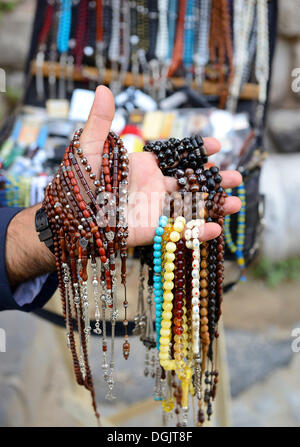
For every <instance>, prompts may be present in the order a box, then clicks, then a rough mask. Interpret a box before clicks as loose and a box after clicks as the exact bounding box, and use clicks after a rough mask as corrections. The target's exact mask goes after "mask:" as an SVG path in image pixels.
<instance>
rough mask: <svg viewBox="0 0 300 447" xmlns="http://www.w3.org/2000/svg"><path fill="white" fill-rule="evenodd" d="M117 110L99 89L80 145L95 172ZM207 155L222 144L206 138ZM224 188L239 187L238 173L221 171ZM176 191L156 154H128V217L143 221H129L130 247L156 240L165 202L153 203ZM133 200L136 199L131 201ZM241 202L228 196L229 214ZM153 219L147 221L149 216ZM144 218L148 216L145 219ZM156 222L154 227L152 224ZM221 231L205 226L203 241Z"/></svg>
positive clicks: (106, 91) (108, 95)
mask: <svg viewBox="0 0 300 447" xmlns="http://www.w3.org/2000/svg"><path fill="white" fill-rule="evenodd" d="M114 112H115V107H114V99H113V95H112V93H111V91H110V90H109V89H108V88H106V87H104V86H99V87H98V88H97V90H96V94H95V99H94V103H93V106H92V109H91V112H90V115H89V119H88V121H87V123H86V125H85V128H84V131H83V133H82V135H81V137H80V144H81V147H82V149H83V152H84V154H85V156H86V158H87V159H88V160H89V163H90V165H91V166H92V170H93V172H95V173H97V172H100V166H101V160H102V158H101V155H102V151H103V145H104V142H105V140H106V137H107V135H108V133H109V131H110V127H111V123H112V120H113V117H114ZM204 144H205V147H206V150H207V153H208V155H212V154H214V153H216V152H218V151H219V150H220V147H221V146H220V143H219V142H218V141H217V140H216V139H214V138H204ZM220 174H221V176H222V179H223V181H222V183H221V185H222V187H223V188H225V189H226V188H234V187H236V186H238V185H239V184H240V183H241V181H242V177H241V175H240V173H239V172H237V171H221V172H220ZM176 190H177V180H176V179H174V178H171V177H165V176H163V174H162V172H161V170H160V169H159V167H158V165H157V162H156V158H155V156H154V154H152V153H149V152H143V153H133V154H130V155H129V177H128V194H129V205H128V215H129V214H130V215H132V214H134V215H135V216H138V215H139V216H140V219H135V223H136V224H135V225H134V224H133V221H134V219H130V220H129V237H128V240H127V242H128V246H136V245H147V244H150V243H151V242H152V240H153V236H154V230H155V227H156V226H157V222H158V219H159V216H160V214H161V210H162V201H160V200H153V197H156V198H158V197H162V196H163V194H164V193H172V192H174V191H176ZM130 197H132V198H133V199H130ZM240 207H241V201H240V199H239V198H237V197H227V198H226V200H225V204H224V210H225V213H226V214H233V213H236V212H238V211H239V209H240ZM150 211H151V219H150V218H149V219H147V216H150ZM141 217H146V218H145V219H144V220H143V219H141ZM152 222H153V224H152ZM220 232H221V228H220V226H219V225H218V224H216V223H205V224H204V226H203V231H202V236H201V240H209V239H213V238H215V237H217V236H218V235H219V234H220Z"/></svg>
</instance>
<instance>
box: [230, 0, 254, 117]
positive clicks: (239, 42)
mask: <svg viewBox="0 0 300 447" xmlns="http://www.w3.org/2000/svg"><path fill="white" fill-rule="evenodd" d="M255 3H256V0H250V1H244V0H237V1H235V2H234V4H233V8H234V20H233V24H234V30H233V31H234V33H233V36H234V66H235V72H234V76H233V81H232V84H231V87H230V96H229V98H228V102H227V110H229V111H230V112H231V113H235V111H236V107H237V102H238V98H239V95H240V90H241V86H242V81H243V75H244V71H245V67H246V64H247V59H248V49H249V38H250V33H251V29H252V27H253V21H254V17H255V16H254V11H255Z"/></svg>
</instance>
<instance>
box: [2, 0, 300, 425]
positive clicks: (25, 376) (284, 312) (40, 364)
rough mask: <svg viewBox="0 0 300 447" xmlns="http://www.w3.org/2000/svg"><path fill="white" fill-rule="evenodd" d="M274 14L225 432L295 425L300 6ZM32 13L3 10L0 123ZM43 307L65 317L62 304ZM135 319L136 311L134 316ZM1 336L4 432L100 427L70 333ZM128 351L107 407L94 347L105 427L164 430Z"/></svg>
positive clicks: (23, 330)
mask: <svg viewBox="0 0 300 447" xmlns="http://www.w3.org/2000/svg"><path fill="white" fill-rule="evenodd" d="M278 8H279V10H278V20H277V31H276V48H275V54H274V58H273V65H272V78H271V86H270V92H269V105H268V113H267V115H266V122H265V125H264V129H263V133H264V148H265V151H266V152H267V153H268V157H267V158H266V159H265V161H264V163H263V165H262V172H261V175H260V182H259V195H260V196H263V197H264V213H263V215H261V216H260V217H261V227H262V228H261V231H260V235H259V241H260V244H259V254H258V256H256V257H255V259H254V261H253V262H251V263H250V265H249V267H248V269H247V272H246V276H247V280H246V282H242V283H239V284H237V286H236V287H234V289H233V290H230V291H229V292H228V293H227V294H226V296H225V297H224V304H223V324H224V329H225V345H226V346H225V347H224V352H223V360H222V362H223V363H222V367H221V365H220V369H221V370H224V377H225V378H224V383H223V386H222V391H220V393H221V396H220V398H219V402H218V406H219V409H218V410H217V418H216V420H215V424H218V425H233V426H299V425H300V381H299V370H300V353H297V352H293V349H292V342H293V340H295V335H297V334H296V332H294V333H292V331H293V330H295V329H296V328H298V327H299V328H300V296H299V293H300V292H299V290H300V232H299V230H298V228H299V219H300V195H299V193H298V191H299V186H300V176H299V168H300V137H299V135H300V88H297V82H296V83H295V84H294V87H293V84H292V83H293V81H295V79H296V78H297V75H298V76H299V73H300V27H299V23H300V0H279V1H278ZM35 11H36V1H35V0H19V1H17V0H16V1H4V0H2V1H1V2H0V67H1V69H3V70H5V73H6V91H5V92H2V93H0V123H2V124H1V125H5V122H6V121H7V118H8V117H9V116H12V115H13V114H14V113H15V111H16V108H18V107H19V104H20V101H22V98H23V95H24V93H25V74H24V73H25V72H24V70H25V66H26V61H27V57H28V52H29V49H30V42H31V35H32V26H33V21H34V17H35ZM297 68H298V72H297V71H295V69H297ZM299 87H300V82H299ZM297 90H298V91H297ZM118 93H120V92H118ZM150 96H151V95H150ZM27 99H28V98H27ZM120 101H121V100H120ZM29 102H30V101H29ZM80 119H81V118H80ZM80 119H79V120H78V121H80ZM264 158H265V157H264ZM0 212H1V208H0ZM257 236H258V235H257ZM252 242H253V241H252ZM250 248H251V247H250ZM252 248H253V247H252ZM250 251H251V249H250ZM255 251H256V247H255ZM228 264H230V265H228V267H227V269H228V277H231V276H232V277H233V278H235V277H236V275H237V274H238V273H237V271H238V270H237V268H236V266H235V265H232V264H234V262H231V263H230V262H228ZM137 270H138V264H137V260H135V259H130V260H129V272H130V275H129V293H130V291H132V296H133V298H132V300H133V302H134V300H135V297H134V291H135V289H136V284H137ZM48 307H49V309H50V310H51V311H54V312H55V313H58V312H59V310H58V309H59V297H58V296H56V297H54V298H53V299H52V300H51V302H50V305H49V306H48ZM134 311H135V305H134V304H133V305H132V310H131V312H132V314H131V317H133V316H134ZM0 327H1V328H3V329H5V331H6V343H7V345H6V352H5V353H4V352H1V353H0V425H1V426H89V425H95V420H94V417H93V413H92V409H91V407H90V402H89V396H88V395H87V394H86V393H85V391H81V390H78V389H77V388H78V387H76V385H75V383H74V381H73V377H72V371H71V370H70V364H69V359H68V353H67V352H66V351H67V350H66V348H65V343H64V341H63V329H62V328H60V327H58V326H56V325H54V324H53V323H52V322H49V321H46V320H45V319H44V318H41V316H37V315H28V314H25V313H20V312H10V311H9V312H2V313H1V314H0ZM299 332H300V330H299ZM94 338H95V337H94ZM131 345H132V349H131V358H130V360H129V361H128V362H125V361H124V360H123V358H122V356H121V343H120V346H119V345H118V349H119V351H118V352H119V354H120V356H119V357H120V358H122V359H121V360H120V362H119V367H118V369H117V372H116V381H117V386H116V395H117V397H118V399H117V400H116V401H114V402H113V403H110V402H108V401H106V400H105V399H104V397H105V394H106V390H104V388H103V383H102V381H101V377H100V376H101V373H100V369H101V368H100V364H101V359H99V348H98V344H97V341H96V340H93V343H92V354H91V358H92V365H93V370H94V371H96V373H95V382H96V388H97V393H98V400H99V402H100V404H99V409H100V412H101V415H102V418H103V419H102V421H103V424H104V425H119V426H120V425H123V426H159V425H161V409H160V407H159V406H156V405H155V404H154V403H153V402H152V399H151V395H152V389H153V382H152V380H151V379H150V378H146V377H144V375H143V363H144V352H143V346H142V345H141V344H140V343H139V341H138V340H136V339H132V340H131ZM222 368H223V369H222ZM97 371H98V377H99V379H98V378H97V377H96V376H97Z"/></svg>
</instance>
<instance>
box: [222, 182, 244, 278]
mask: <svg viewBox="0 0 300 447" xmlns="http://www.w3.org/2000/svg"><path fill="white" fill-rule="evenodd" d="M226 192H227V194H228V196H231V195H232V190H231V189H228V190H226ZM237 196H238V197H239V198H240V200H241V202H242V206H241V209H240V211H239V212H238V214H237V239H236V243H235V242H233V240H232V236H231V229H230V223H231V218H230V216H226V217H225V225H224V236H225V241H226V244H227V246H228V248H229V249H230V251H231V253H233V254H235V256H236V259H237V263H238V266H239V268H240V271H241V274H240V281H245V280H246V277H245V268H246V265H245V259H244V253H243V252H244V243H245V228H246V190H245V185H244V183H242V184H241V185H239V186H238V187H237Z"/></svg>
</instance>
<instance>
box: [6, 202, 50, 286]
mask: <svg viewBox="0 0 300 447" xmlns="http://www.w3.org/2000/svg"><path fill="white" fill-rule="evenodd" d="M40 207H41V205H40V204H38V205H35V206H33V207H30V208H27V209H24V210H23V211H21V212H20V213H18V214H17V215H16V216H15V217H14V218H13V219H12V221H11V222H10V224H9V226H8V229H7V236H6V244H5V261H6V270H7V277H8V280H9V283H10V285H11V287H12V289H14V288H15V287H17V286H18V284H21V283H22V282H24V281H27V280H28V279H32V278H35V277H37V276H39V275H42V274H45V273H48V272H52V271H54V270H55V257H54V255H53V254H52V253H51V252H50V250H49V249H48V248H47V247H46V246H45V245H44V243H42V242H41V241H40V240H39V238H38V234H37V232H36V231H35V223H34V221H35V213H36V211H37V210H38V209H39V208H40Z"/></svg>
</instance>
